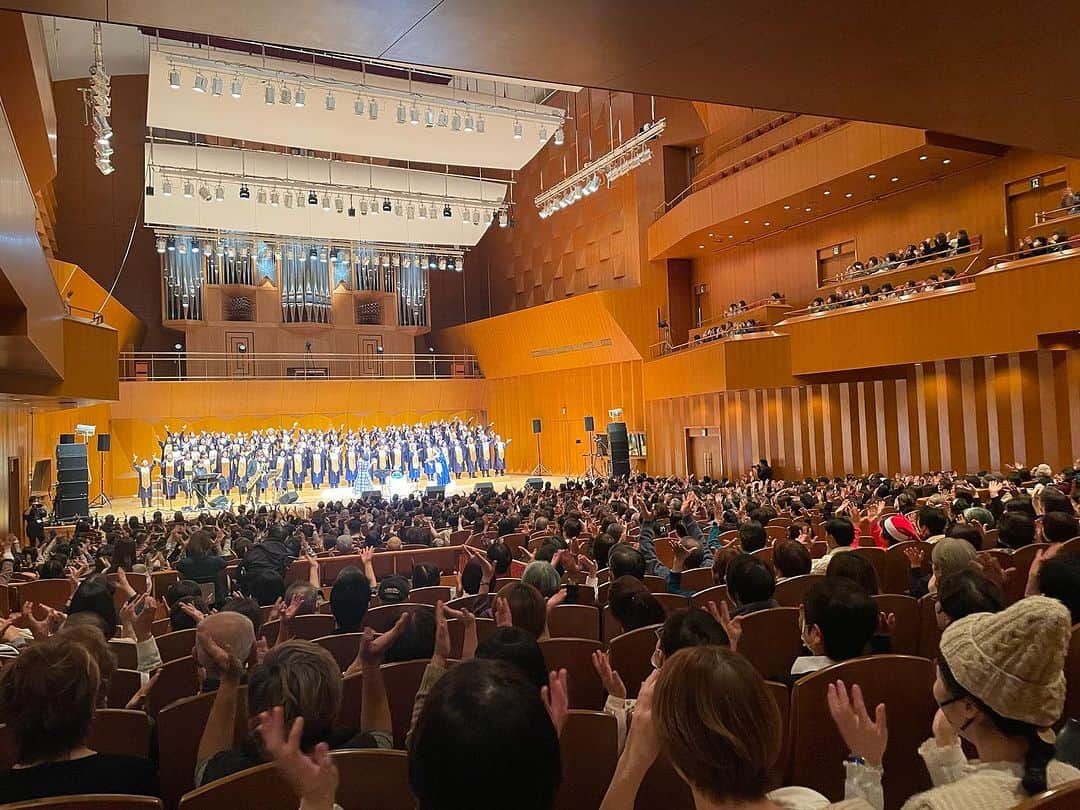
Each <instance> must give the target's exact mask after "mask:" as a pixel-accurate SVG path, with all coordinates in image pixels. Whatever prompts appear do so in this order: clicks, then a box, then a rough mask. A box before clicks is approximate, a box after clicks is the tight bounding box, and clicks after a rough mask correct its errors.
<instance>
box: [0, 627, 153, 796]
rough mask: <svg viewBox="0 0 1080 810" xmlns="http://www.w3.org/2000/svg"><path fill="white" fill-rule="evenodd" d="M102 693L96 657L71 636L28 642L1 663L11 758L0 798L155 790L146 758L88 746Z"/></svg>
mask: <svg viewBox="0 0 1080 810" xmlns="http://www.w3.org/2000/svg"><path fill="white" fill-rule="evenodd" d="M100 692H101V675H100V669H99V667H98V664H97V662H96V660H95V659H94V656H93V655H92V654H91V653H90V651H89V650H88V649H87V648H86V647H85V646H83V645H82V644H80V643H77V642H76V641H74V640H72V639H71V638H66V637H63V636H57V637H55V638H51V639H47V640H45V641H38V642H34V643H33V644H30V645H28V646H27V647H26V649H25V650H23V652H22V654H21V655H19V657H18V658H16V659H15V660H14V661H12V662H11V663H9V664H7V666H5V667H4V669H3V672H2V674H0V715H2V716H3V718H4V720H5V722H6V723H7V724H8V726H9V728H10V729H11V731H12V732H13V734H14V738H15V748H16V765H15V767H14V768H12V769H11V770H9V771H3V772H0V797H2V798H0V801H4V802H18V801H25V800H29V799H40V798H45V797H49V796H70V795H75V794H82V793H111V794H123V795H136V796H156V795H157V794H158V784H157V773H156V770H155V768H154V766H153V764H152V763H151V762H150V761H149V760H146V759H142V758H139V757H130V756H121V755H117V754H99V753H97V752H96V751H94V750H93V749H91V748H89V747H88V746H87V737H88V736H89V733H90V726H91V724H92V723H93V720H94V713H95V712H96V710H97V707H98V705H99V696H100Z"/></svg>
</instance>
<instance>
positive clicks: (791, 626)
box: [739, 607, 802, 678]
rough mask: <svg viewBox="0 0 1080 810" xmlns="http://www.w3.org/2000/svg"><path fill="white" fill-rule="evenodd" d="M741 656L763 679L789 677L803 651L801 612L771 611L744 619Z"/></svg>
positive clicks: (777, 609)
mask: <svg viewBox="0 0 1080 810" xmlns="http://www.w3.org/2000/svg"><path fill="white" fill-rule="evenodd" d="M742 628H743V633H742V638H741V639H740V640H739V653H740V654H741V655H742V656H743V657H745V658H746V659H747V660H748V661H749V662H750V663H751V664H753V665H754V667H755V668H756V669H757V671H758V672H760V673H761V676H762V677H763V678H772V677H776V676H780V675H787V674H788V673H789V672H791V665H792V664H793V663H795V659H796V658H798V657H799V652H800V651H801V650H802V634H801V633H800V632H799V609H798V608H788V607H780V608H771V609H769V610H759V611H758V612H757V613H751V614H749V615H748V616H744V617H743V619H742Z"/></svg>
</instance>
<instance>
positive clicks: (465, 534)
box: [450, 529, 472, 546]
mask: <svg viewBox="0 0 1080 810" xmlns="http://www.w3.org/2000/svg"><path fill="white" fill-rule="evenodd" d="M470 535H472V530H471V529H462V530H461V531H457V532H452V533H451V534H450V545H452V546H463V545H465V541H466V540H468V539H469V537H470Z"/></svg>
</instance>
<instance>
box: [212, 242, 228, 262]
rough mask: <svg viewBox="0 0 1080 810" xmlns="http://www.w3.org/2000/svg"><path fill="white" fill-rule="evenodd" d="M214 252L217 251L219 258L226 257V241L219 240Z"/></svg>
mask: <svg viewBox="0 0 1080 810" xmlns="http://www.w3.org/2000/svg"><path fill="white" fill-rule="evenodd" d="M214 252H215V253H217V255H218V258H219V259H220V258H224V256H225V243H224V242H218V243H217V247H216V248H214Z"/></svg>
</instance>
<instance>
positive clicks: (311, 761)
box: [258, 706, 339, 810]
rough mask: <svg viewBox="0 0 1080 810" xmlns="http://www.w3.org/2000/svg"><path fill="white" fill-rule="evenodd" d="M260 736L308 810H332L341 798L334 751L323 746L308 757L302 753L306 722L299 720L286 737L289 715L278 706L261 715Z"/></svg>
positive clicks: (322, 744) (317, 747)
mask: <svg viewBox="0 0 1080 810" xmlns="http://www.w3.org/2000/svg"><path fill="white" fill-rule="evenodd" d="M258 732H259V735H260V736H261V737H262V740H263V746H264V747H265V748H266V751H267V753H269V754H270V756H272V757H273V758H274V765H275V766H277V769H278V771H279V772H280V773H281V775H282V777H284V779H285V781H286V782H288V783H289V787H291V788H292V789H293V792H294V793H296V795H297V796H299V797H300V803H301V806H302V807H304V808H305V810H331V808H333V806H334V797H335V795H336V794H337V787H338V780H339V776H338V770H337V766H336V765H334V761H333V759H331V757H330V748H329V746H328V745H327V744H326V743H319V744H318V745H316V746H315V748H314V750H313V751H312V753H311V756H308V755H307V754H305V753H304V752H303V751H301V750H300V739H301V737H302V736H303V733H304V718H303V717H297V718H296V719H295V720H294V721H293V724H292V728H290V729H289V734H288V737H286V736H285V712H284V709H282V707H281V706H275V707H274V708H273V709H271V710H270V711H268V712H263V713H262V714H260V715H259V725H258Z"/></svg>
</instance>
